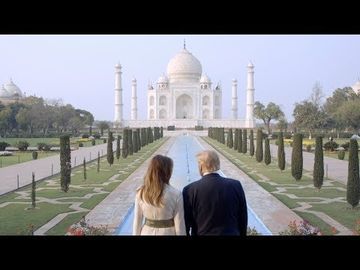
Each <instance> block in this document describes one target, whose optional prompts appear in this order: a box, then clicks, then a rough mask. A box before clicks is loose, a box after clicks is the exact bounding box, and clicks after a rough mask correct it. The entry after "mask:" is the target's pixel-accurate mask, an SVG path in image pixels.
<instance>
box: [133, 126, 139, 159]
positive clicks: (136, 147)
mask: <svg viewBox="0 0 360 270" xmlns="http://www.w3.org/2000/svg"><path fill="white" fill-rule="evenodd" d="M133 143H134V146H133V150H134V153H137V151H138V139H137V130H134V132H133Z"/></svg>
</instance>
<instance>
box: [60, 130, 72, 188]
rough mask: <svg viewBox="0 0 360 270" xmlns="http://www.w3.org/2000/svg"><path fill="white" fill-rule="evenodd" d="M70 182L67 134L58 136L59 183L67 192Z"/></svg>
mask: <svg viewBox="0 0 360 270" xmlns="http://www.w3.org/2000/svg"><path fill="white" fill-rule="evenodd" d="M70 182H71V152H70V137H69V135H62V136H60V185H61V190H62V191H64V192H67V191H68V190H69V185H70Z"/></svg>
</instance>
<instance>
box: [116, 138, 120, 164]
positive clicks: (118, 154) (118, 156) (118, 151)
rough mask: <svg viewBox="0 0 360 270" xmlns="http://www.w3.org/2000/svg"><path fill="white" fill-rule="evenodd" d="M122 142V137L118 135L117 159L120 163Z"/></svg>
mask: <svg viewBox="0 0 360 270" xmlns="http://www.w3.org/2000/svg"><path fill="white" fill-rule="evenodd" d="M120 140H121V136H120V135H118V136H117V140H116V159H117V160H118V161H119V158H120Z"/></svg>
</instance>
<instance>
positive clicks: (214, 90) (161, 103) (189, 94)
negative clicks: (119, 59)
mask: <svg viewBox="0 0 360 270" xmlns="http://www.w3.org/2000/svg"><path fill="white" fill-rule="evenodd" d="M121 68H122V67H121V65H120V64H117V65H116V66H115V119H114V127H116V128H119V127H148V126H151V127H153V126H162V127H167V126H175V127H176V128H194V127H195V126H203V127H204V128H207V127H233V128H254V127H255V119H254V115H253V111H254V92H255V89H254V65H253V64H252V63H251V62H250V63H249V64H248V66H247V89H246V104H244V106H246V116H245V118H239V117H238V98H237V80H236V79H233V80H232V89H229V91H231V106H230V104H229V106H226V108H231V119H223V118H222V92H223V89H222V87H221V84H220V83H217V84H216V85H214V84H213V83H212V81H211V79H210V78H209V77H208V76H207V74H206V73H204V72H203V68H202V65H201V63H200V61H199V60H198V59H197V58H196V57H195V56H194V55H193V54H192V53H191V52H189V51H188V50H187V49H186V44H185V42H184V48H183V49H182V50H181V51H180V52H179V53H177V54H176V55H175V56H174V57H173V58H172V59H171V60H170V61H169V63H168V65H167V72H166V74H163V75H161V76H160V77H159V78H158V80H157V81H156V84H155V85H152V84H151V83H149V85H148V88H147V119H146V120H139V119H138V114H137V82H136V79H135V78H134V79H132V87H131V119H129V120H126V119H123V100H122V91H123V89H122V82H121V74H122V72H121ZM225 91H227V90H225Z"/></svg>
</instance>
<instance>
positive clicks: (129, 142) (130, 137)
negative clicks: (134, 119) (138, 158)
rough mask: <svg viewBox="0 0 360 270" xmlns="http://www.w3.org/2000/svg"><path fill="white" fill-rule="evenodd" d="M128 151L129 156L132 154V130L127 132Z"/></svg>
mask: <svg viewBox="0 0 360 270" xmlns="http://www.w3.org/2000/svg"><path fill="white" fill-rule="evenodd" d="M128 135H129V136H128V149H129V155H130V156H131V155H132V154H133V153H134V143H133V132H132V129H129V130H128Z"/></svg>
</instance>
